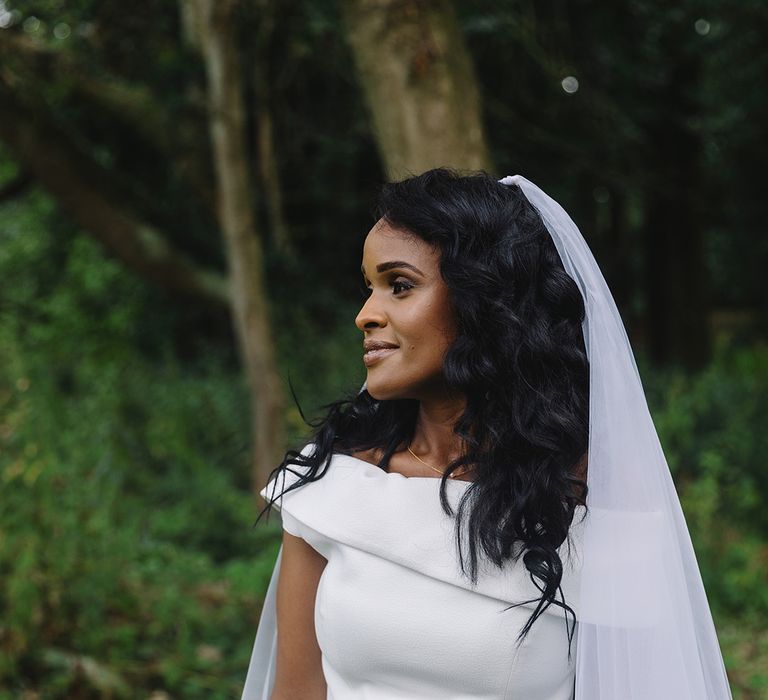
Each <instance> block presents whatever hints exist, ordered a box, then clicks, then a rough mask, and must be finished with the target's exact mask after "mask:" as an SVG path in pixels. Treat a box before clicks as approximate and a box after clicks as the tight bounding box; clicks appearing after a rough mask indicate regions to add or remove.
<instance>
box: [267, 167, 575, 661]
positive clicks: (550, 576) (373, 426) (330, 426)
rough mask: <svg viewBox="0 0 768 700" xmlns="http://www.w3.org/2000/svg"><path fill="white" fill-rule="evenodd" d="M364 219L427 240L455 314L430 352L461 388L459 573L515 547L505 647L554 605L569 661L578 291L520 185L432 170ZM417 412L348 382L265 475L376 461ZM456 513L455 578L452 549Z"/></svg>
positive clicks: (311, 475)
mask: <svg viewBox="0 0 768 700" xmlns="http://www.w3.org/2000/svg"><path fill="white" fill-rule="evenodd" d="M374 216H375V219H376V220H378V219H380V218H383V219H384V220H385V221H386V222H388V223H389V224H390V225H391V226H392V227H394V228H398V229H401V230H403V229H404V230H407V231H408V232H411V233H413V234H415V235H417V236H418V237H419V238H421V239H423V240H424V241H426V242H427V243H429V244H432V245H434V246H437V247H438V248H439V250H440V263H439V266H440V272H441V275H442V277H443V279H444V281H445V283H446V285H447V288H448V290H449V296H450V300H451V303H452V304H453V308H454V309H455V313H456V319H457V329H458V332H457V337H456V339H455V341H454V342H453V344H452V345H451V346H450V347H449V348H448V350H447V352H446V354H445V356H444V360H443V373H444V377H445V381H446V383H447V385H448V387H449V389H450V391H451V393H453V392H454V391H455V392H458V393H459V394H461V395H463V396H465V397H466V407H465V410H464V412H463V414H462V415H461V416H460V417H459V419H458V420H457V422H456V424H455V426H454V429H453V430H454V433H455V434H456V435H457V436H460V438H462V442H463V444H464V445H465V446H466V453H465V454H464V455H462V456H461V457H459V458H457V459H456V460H454V461H453V462H451V463H450V465H448V467H447V468H446V469H445V476H443V477H442V483H441V484H440V502H441V505H442V507H443V510H444V511H445V512H446V513H447V514H449V515H451V516H454V515H455V517H456V541H457V547H458V552H459V561H460V565H461V569H462V572H463V573H464V575H468V576H469V578H470V579H471V581H472V582H473V583H476V582H477V577H478V551H479V550H482V552H483V553H484V554H485V556H486V557H487V558H488V560H490V561H491V562H492V563H493V564H494V565H496V566H497V567H499V568H501V567H502V566H503V565H504V563H505V561H507V560H513V561H517V560H518V558H519V557H520V555H521V554H523V562H524V564H525V566H526V568H527V569H528V571H529V574H530V576H531V580H532V581H533V582H534V583H535V585H536V586H537V588H539V590H540V591H541V592H542V595H541V598H540V599H535V600H538V605H537V606H536V608H535V610H534V612H533V614H532V615H531V617H530V618H529V619H528V621H527V622H526V624H525V626H524V627H523V629H522V631H521V632H520V634H519V635H518V643H521V642H522V640H523V639H524V638H525V636H526V635H527V634H528V631H529V630H530V628H531V626H532V625H533V623H534V622H535V621H536V619H537V618H538V616H539V615H540V614H541V613H543V612H544V610H545V609H546V608H547V607H548V606H549V605H551V604H555V605H558V606H560V607H562V608H563V609H564V610H565V611H566V615H567V614H568V611H570V613H571V615H573V625H572V626H571V628H570V629H569V632H568V640H569V647H568V648H569V651H568V653H569V658H570V642H571V639H572V636H573V630H574V628H575V624H576V615H575V613H574V611H573V609H572V608H571V607H570V606H568V605H567V604H566V602H565V600H564V597H563V595H562V588H561V587H560V584H561V581H562V575H563V565H562V561H561V559H560V556H559V554H558V551H557V550H558V548H559V547H560V545H562V543H563V542H564V541H565V540H566V539H567V538H568V534H569V530H570V527H571V524H572V521H573V519H574V515H575V509H576V507H577V506H579V505H583V506H584V507H585V508H586V495H587V483H586V469H587V465H586V460H587V443H588V434H589V426H588V422H589V362H588V359H587V353H586V349H585V345H584V337H583V333H582V322H583V320H584V314H585V310H584V300H583V298H582V296H581V293H580V291H579V289H578V287H577V285H576V283H575V282H574V280H573V279H572V278H571V277H570V276H569V275H568V274H567V273H566V272H565V270H564V268H563V265H562V262H561V260H560V256H559V255H558V253H557V250H556V248H555V245H554V243H553V241H552V238H551V236H550V235H549V233H548V231H547V229H546V227H545V226H544V223H543V221H542V220H541V217H540V216H539V214H538V212H537V211H536V209H535V208H534V207H533V206H532V205H531V204H530V203H529V202H528V200H527V199H526V197H525V196H524V195H523V193H522V191H521V190H520V188H519V187H518V186H517V185H502V184H501V183H499V182H498V180H497V179H496V178H495V177H493V176H491V175H489V174H488V173H486V172H484V171H480V172H473V173H470V174H467V175H462V174H460V173H459V172H458V171H456V170H452V169H448V168H435V169H432V170H428V171H426V172H424V173H422V174H420V175H415V176H412V177H408V178H406V179H404V180H402V181H400V182H392V183H387V184H385V185H384V186H383V187H382V189H381V192H380V195H379V199H378V204H377V207H376V208H375V210H374ZM418 408H419V406H418V401H417V400H415V399H396V400H388V401H385V400H377V399H374V398H373V397H372V396H371V395H370V394H369V393H368V391H367V390H363V391H361V392H359V393H358V390H357V389H354V390H353V391H350V392H349V393H348V394H347V395H346V396H345V397H344V398H342V399H341V400H339V401H335V402H332V403H330V404H326V405H324V406H323V409H327V414H326V415H325V416H324V417H322V418H321V419H320V420H317V421H315V422H313V423H308V425H310V426H311V427H312V428H314V429H315V430H314V433H313V434H312V436H311V437H309V438H308V439H307V441H306V442H313V443H315V444H316V450H315V452H314V454H312V455H302V454H300V453H299V451H297V450H288V451H287V452H286V455H285V457H284V459H283V461H282V462H281V464H280V465H279V466H277V467H276V468H275V469H274V470H273V471H272V473H271V474H270V479H272V478H273V477H274V476H276V475H278V474H279V472H280V471H281V470H282V469H285V468H288V465H289V464H297V465H300V466H302V467H304V469H303V470H302V472H303V474H302V476H301V478H299V479H298V481H296V482H295V483H294V484H292V485H291V486H290V487H289V489H288V490H293V489H294V488H299V487H300V486H302V485H303V484H305V483H307V482H309V481H314V480H316V479H318V478H322V476H323V474H324V473H325V471H324V470H323V471H320V467H321V465H324V467H325V468H326V469H327V467H328V465H329V463H330V458H331V456H332V455H333V454H334V452H340V453H345V454H351V453H354V452H357V451H366V450H375V451H376V453H377V454H381V455H382V457H381V459H380V461H379V463H378V466H380V467H381V468H382V469H386V468H387V465H388V464H389V459H390V457H391V456H392V455H393V454H394V453H395V452H397V451H398V450H399V449H402V447H403V445H407V444H410V440H411V438H412V437H413V434H414V429H415V424H416V417H417V414H418ZM302 415H303V414H302ZM465 465H466V467H467V468H472V471H473V474H474V477H475V478H474V480H473V482H472V483H471V484H470V486H469V487H468V488H467V489H466V490H465V491H464V494H463V495H462V498H461V501H460V503H459V507H458V513H457V514H454V513H453V510H452V509H451V506H450V504H449V502H448V499H447V496H446V485H445V482H446V481H447V479H448V475H449V474H450V473H452V472H453V471H455V470H457V469H462V468H463V467H465ZM291 471H293V470H291ZM275 500H276V499H272V501H271V502H270V503H269V504H268V506H267V508H266V509H269V508H271V506H272V503H274V501H275ZM266 509H265V510H266ZM467 511H469V515H468V516H467ZM263 513H264V511H262V513H261V514H260V515H259V518H260V517H261V515H263ZM466 518H468V519H467V523H466V525H467V527H468V528H469V533H470V536H469V539H468V542H469V573H468V574H467V571H466V559H465V556H464V553H463V551H462V526H463V524H464V520H465V519H466ZM257 522H258V520H257ZM570 544H571V542H570V539H569V541H568V545H569V548H570ZM569 551H570V549H569ZM539 582H540V583H541V585H539ZM558 591H560V594H561V598H563V600H562V602H560V601H558V600H557V599H556V593H557V592H558ZM531 602H535V601H523V603H518V604H516V605H522V604H525V603H531ZM516 605H512V606H509V607H510V608H511V607H516ZM506 609H509V608H506Z"/></svg>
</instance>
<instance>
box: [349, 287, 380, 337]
mask: <svg viewBox="0 0 768 700" xmlns="http://www.w3.org/2000/svg"><path fill="white" fill-rule="evenodd" d="M375 297H376V295H375V294H374V293H373V292H371V294H370V295H369V297H368V298H367V299H366V300H365V303H364V304H363V308H362V309H360V312H359V313H358V314H357V317H356V318H355V325H356V326H357V327H358V328H359V329H360V330H361V331H362V330H365V329H366V328H369V327H370V326H372V325H373V326H384V325H386V323H387V321H386V316H385V315H384V312H383V311H382V310H381V308H380V305H379V303H378V302H377V301H376V298H375Z"/></svg>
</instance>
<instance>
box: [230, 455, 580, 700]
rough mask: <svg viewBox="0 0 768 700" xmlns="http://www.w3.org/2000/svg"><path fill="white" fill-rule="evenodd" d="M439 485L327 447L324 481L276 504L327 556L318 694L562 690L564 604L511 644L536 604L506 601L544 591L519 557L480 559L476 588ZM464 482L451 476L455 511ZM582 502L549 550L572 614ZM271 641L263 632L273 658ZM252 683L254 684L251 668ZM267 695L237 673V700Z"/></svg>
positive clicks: (541, 696)
mask: <svg viewBox="0 0 768 700" xmlns="http://www.w3.org/2000/svg"><path fill="white" fill-rule="evenodd" d="M311 448H312V444H311V443H310V444H309V445H307V446H306V447H305V448H304V450H302V452H303V453H305V454H306V453H307V451H308V450H309V449H311ZM290 468H291V469H293V470H295V471H297V472H302V471H303V468H301V467H298V466H296V465H290ZM297 478H298V477H297V476H295V475H292V474H287V475H286V474H285V473H283V474H281V475H280V477H278V479H273V480H272V481H271V482H270V483H269V484H268V485H267V486H266V487H265V488H264V489H262V491H261V496H262V497H264V498H265V499H266V498H267V497H268V495H272V496H274V495H278V494H280V493H281V491H282V490H283V489H284V487H285V486H286V485H288V484H289V483H293V482H294V481H295V480H296V479H297ZM278 480H279V482H280V486H278V487H277V490H275V488H276V481H278ZM439 485H440V478H439V477H434V478H433V477H406V476H403V475H402V474H398V473H394V472H393V473H387V472H385V471H383V470H382V469H380V468H379V467H377V466H375V465H373V464H370V463H369V462H366V461H363V460H361V459H358V458H356V457H351V456H348V455H343V454H335V455H334V456H333V458H332V460H331V463H330V465H329V467H328V471H327V472H326V474H325V475H324V476H323V477H321V478H320V479H319V480H317V481H314V482H310V483H307V484H305V485H304V486H302V487H300V488H298V489H296V490H294V491H291V492H290V493H287V494H285V496H283V497H282V498H281V499H278V500H277V501H276V502H275V507H276V508H279V509H280V512H281V516H282V523H283V528H284V529H285V531H287V532H289V533H290V534H292V535H296V536H297V537H301V538H302V539H304V540H305V541H306V542H307V543H309V544H310V545H311V546H312V547H313V548H314V549H315V550H317V551H318V552H319V553H320V554H321V555H322V556H323V557H324V558H325V559H327V560H328V563H327V565H326V567H325V569H324V571H323V573H322V576H321V577H320V582H319V584H318V587H317V596H316V599H315V628H316V633H317V641H318V644H319V646H320V650H321V652H322V667H323V671H324V674H325V679H326V681H327V684H328V696H327V698H328V700H396V699H402V700H406V699H407V700H419V699H422V698H424V699H426V698H440V699H441V700H470V698H471V699H472V700H502V699H504V700H512V699H514V700H572V698H573V694H574V675H575V662H576V636H577V634H576V633H577V629H574V633H573V640H572V643H571V658H570V661H569V659H568V639H567V629H566V617H565V613H564V612H563V609H562V608H561V607H559V606H555V605H550V606H549V607H548V608H547V609H546V611H545V612H544V613H543V614H542V615H541V616H540V617H539V618H538V619H537V620H536V622H535V623H534V624H533V626H532V628H531V630H530V632H529V633H528V636H527V637H526V639H525V641H524V642H523V643H522V645H521V646H520V648H519V649H517V650H516V649H515V638H516V636H517V634H518V633H519V632H520V630H521V628H522V627H523V625H524V624H525V622H526V620H527V619H528V617H529V616H530V614H531V612H532V611H533V609H534V608H535V606H536V602H531V603H527V604H525V605H521V606H519V607H517V608H512V609H510V610H504V608H505V607H506V606H508V605H510V604H512V603H518V602H522V601H526V600H531V599H534V601H537V600H538V599H539V598H540V595H541V594H540V592H539V590H538V589H537V588H536V586H535V585H534V584H533V582H532V580H531V578H530V576H529V573H528V571H527V569H526V568H525V565H524V564H523V561H522V558H520V559H519V560H518V561H517V562H516V563H511V562H506V563H505V567H504V568H503V569H502V570H499V569H496V568H495V567H493V566H492V565H490V564H489V563H488V562H487V561H486V560H485V559H483V558H481V566H480V578H479V581H478V584H477V585H476V586H474V587H473V586H472V584H471V583H470V582H469V580H468V579H467V578H466V577H464V576H463V574H462V573H461V571H460V567H459V563H458V555H457V552H456V544H455V534H454V520H453V519H452V518H450V517H449V516H447V515H446V514H445V513H444V512H443V510H442V508H441V506H440V502H439V491H440V488H439ZM469 486H470V482H467V481H461V480H454V479H451V480H449V481H448V482H447V486H446V488H447V495H448V497H449V502H450V503H451V505H452V506H453V507H454V510H455V509H456V506H457V505H458V502H459V498H460V497H461V495H462V493H463V491H464V489H466V488H467V487H469ZM281 501H282V503H281ZM582 511H583V508H582V507H579V508H577V511H576V516H575V518H574V523H573V525H572V527H571V533H570V538H569V539H570V540H571V548H570V551H571V554H570V556H569V553H568V544H567V541H566V542H564V543H563V545H562V546H561V547H560V549H559V552H560V556H561V559H562V561H563V580H562V583H561V586H562V591H563V594H564V595H565V600H566V603H567V604H568V605H570V606H571V608H573V609H574V610H575V611H576V614H577V616H578V601H577V596H578V593H579V591H578V572H579V567H580V564H579V543H580V537H581V529H582V527H583V525H582V524H581V523H580V522H579V521H580V520H581V516H582V515H583V512H582ZM464 537H465V541H466V534H464ZM463 551H464V552H465V553H466V552H467V551H468V550H467V549H466V547H464V548H463ZM281 554H282V550H281ZM278 564H279V562H278ZM273 578H274V576H273ZM272 585H274V582H273V584H272ZM558 600H560V598H559V596H558ZM264 615H265V613H263V615H262V624H264ZM567 624H568V625H572V624H573V616H572V615H570V614H569V615H568V618H567ZM257 646H259V640H258V637H257ZM261 647H262V649H263V648H265V646H264V643H263V642H262V645H261ZM274 649H275V645H274V642H273V644H272V652H271V654H272V656H273V657H274V655H275V651H274ZM257 653H260V654H262V655H264V653H265V652H263V651H259V652H257V649H256V648H254V655H256V654H257ZM259 662H260V664H261V665H262V666H263V665H264V663H265V660H264V659H261V660H259ZM271 663H272V672H274V658H273V659H272V662H271ZM251 665H252V666H253V665H254V663H253V660H252V664H251ZM251 673H252V671H251V670H249V676H250V675H251ZM250 685H251V686H252V687H254V688H255V687H256V684H255V683H254V679H253V678H251V679H250ZM261 692H262V693H264V691H263V690H262V691H261ZM265 696H266V693H265V694H264V695H261V694H259V695H257V694H256V692H255V691H252V692H251V693H250V694H249V679H246V686H245V690H244V693H243V700H251V698H257V697H258V698H259V700H261V698H262V697H265Z"/></svg>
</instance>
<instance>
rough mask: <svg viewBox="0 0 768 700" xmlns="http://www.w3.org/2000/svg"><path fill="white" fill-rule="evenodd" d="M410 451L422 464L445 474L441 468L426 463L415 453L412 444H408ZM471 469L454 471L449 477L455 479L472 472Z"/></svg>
mask: <svg viewBox="0 0 768 700" xmlns="http://www.w3.org/2000/svg"><path fill="white" fill-rule="evenodd" d="M408 452H410V453H411V454H412V455H413V456H414V457H416V459H418V460H419V462H421V463H422V464H423V465H424V466H425V467H429V468H430V469H431V470H432V471H435V472H437V473H438V474H445V472H444V471H440V470H439V469H438V468H437V467H433V466H432V465H431V464H427V463H426V462H425V461H424V460H423V459H421V458H420V457H419V456H418V455H416V454H414V452H413V450H412V449H411V446H410V445H409V446H408ZM470 471H472V470H471V469H464V471H463V472H462V471H460V472H458V473H456V472H453V473H452V474H451V475H450V476H449V477H448V478H449V479H455V478H456V477H458V476H463V475H464V474H466V473H467V472H470Z"/></svg>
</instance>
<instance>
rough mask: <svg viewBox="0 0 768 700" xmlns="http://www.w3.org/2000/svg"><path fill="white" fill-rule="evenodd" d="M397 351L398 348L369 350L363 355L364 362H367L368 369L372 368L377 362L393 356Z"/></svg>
mask: <svg viewBox="0 0 768 700" xmlns="http://www.w3.org/2000/svg"><path fill="white" fill-rule="evenodd" d="M396 350H398V348H379V349H378V350H369V351H368V352H366V353H364V354H363V362H365V366H366V367H370V366H371V365H372V364H374V363H375V362H378V361H379V360H381V359H383V358H385V357H387V356H388V355H391V354H392V353H393V352H395V351H396Z"/></svg>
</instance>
